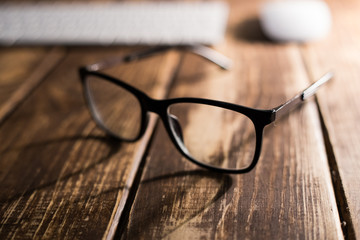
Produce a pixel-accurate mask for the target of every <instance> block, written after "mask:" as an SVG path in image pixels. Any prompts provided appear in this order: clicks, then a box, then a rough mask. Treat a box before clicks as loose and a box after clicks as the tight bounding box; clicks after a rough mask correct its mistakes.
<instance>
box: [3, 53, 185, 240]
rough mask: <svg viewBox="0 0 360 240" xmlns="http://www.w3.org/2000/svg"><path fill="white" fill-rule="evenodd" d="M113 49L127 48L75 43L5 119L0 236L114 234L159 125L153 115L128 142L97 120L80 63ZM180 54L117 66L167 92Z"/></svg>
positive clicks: (153, 91) (154, 91) (151, 89)
mask: <svg viewBox="0 0 360 240" xmlns="http://www.w3.org/2000/svg"><path fill="white" fill-rule="evenodd" d="M127 51H129V49H128V50H127ZM114 54H124V50H123V49H105V48H99V49H96V48H95V49H94V48H92V49H90V48H83V49H82V48H77V49H70V50H69V53H68V54H67V56H66V58H65V60H64V61H63V62H62V63H61V64H59V65H58V66H57V67H56V69H55V70H54V71H52V73H51V74H50V75H49V76H48V77H47V78H46V79H45V80H44V83H43V84H42V85H41V86H40V87H39V88H37V89H36V90H35V91H34V92H33V94H32V95H31V96H30V97H29V98H28V99H27V100H26V101H25V102H24V103H23V104H22V105H21V106H20V107H19V109H18V110H17V111H16V112H15V113H13V114H12V115H11V117H9V118H8V120H7V121H5V122H4V123H3V124H2V126H1V129H0V136H1V137H0V138H1V147H0V156H1V157H0V169H1V175H0V176H1V177H0V181H1V196H0V198H1V205H0V206H1V207H0V209H1V210H0V213H1V226H0V238H2V239H6V238H43V237H44V238H52V239H53V238H59V239H62V238H74V237H76V238H82V239H89V238H93V239H98V238H101V237H103V236H106V235H107V234H109V233H110V234H111V232H114V227H116V224H115V225H113V223H114V222H116V221H117V220H118V219H117V218H118V217H119V214H121V212H122V208H123V206H124V201H125V200H126V196H127V194H128V190H129V187H130V186H131V184H132V180H133V178H134V176H135V173H136V170H137V168H138V165H139V162H140V160H141V159H142V155H143V152H144V150H145V148H146V145H147V142H148V140H149V137H150V134H149V133H151V130H152V128H153V126H154V121H153V120H152V121H151V122H150V131H149V132H148V133H147V134H146V135H145V137H144V138H143V139H142V140H140V141H138V142H137V143H135V144H125V143H120V142H118V141H114V140H113V139H110V138H108V137H106V136H105V134H104V133H103V132H102V131H100V130H99V129H97V128H96V127H95V123H94V122H93V121H92V120H91V119H90V116H89V113H88V110H87V108H86V105H85V103H84V101H83V98H82V91H81V86H80V81H79V79H78V76H77V67H78V66H80V65H84V64H88V63H92V62H94V61H95V60H99V59H102V58H105V57H106V56H109V55H111V56H114ZM177 58H178V54H177V53H171V52H170V53H168V54H165V55H161V56H159V57H156V58H153V59H149V60H145V61H143V62H142V63H139V64H136V66H132V67H131V66H130V69H132V71H130V72H129V71H123V72H122V73H121V69H119V70H117V71H115V72H116V73H117V74H118V76H126V77H128V79H129V81H132V84H135V85H137V86H138V87H140V88H142V89H144V90H146V92H148V93H149V94H150V95H152V96H154V97H163V96H164V94H165V93H166V91H167V88H168V86H167V84H168V82H169V80H170V79H171V78H172V74H173V71H174V70H175V69H176V65H177V63H178V60H177ZM155 66H158V67H155ZM160 67H163V68H160ZM135 68H136V69H142V70H141V71H134V69H135ZM135 76H136V78H135Z"/></svg>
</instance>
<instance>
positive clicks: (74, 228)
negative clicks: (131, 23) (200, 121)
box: [0, 0, 360, 239]
mask: <svg viewBox="0 0 360 240" xmlns="http://www.w3.org/2000/svg"><path fill="white" fill-rule="evenodd" d="M262 2H263V1H245V0H241V1H239V0H236V1H235V0H229V4H230V6H231V8H230V10H231V11H230V19H229V24H228V31H227V34H226V39H225V41H224V42H223V43H222V44H220V45H218V46H216V47H215V48H216V49H217V50H218V51H220V52H221V53H223V54H225V55H227V56H228V57H230V58H231V59H232V60H233V61H234V62H233V67H232V69H231V70H229V71H223V70H221V69H219V68H217V67H216V66H214V65H212V64H209V63H208V62H206V61H204V60H203V59H201V58H199V57H197V56H195V55H193V54H191V53H185V54H182V53H179V52H177V51H169V52H167V53H165V54H161V55H159V56H155V57H151V58H149V59H146V60H142V61H139V62H136V63H132V64H129V65H126V66H123V67H115V68H112V69H109V70H108V71H107V73H109V74H111V75H113V76H115V77H118V78H120V79H122V80H124V81H126V82H128V83H130V84H132V85H134V86H135V87H138V88H140V89H141V90H143V91H145V92H146V93H148V94H149V95H150V96H152V97H154V98H164V97H166V96H169V97H184V96H187V97H203V98H211V99H217V100H223V101H228V102H233V103H237V104H241V105H245V106H249V107H254V108H260V109H268V108H272V107H275V106H278V105H280V104H282V103H283V102H284V101H286V100H288V99H289V98H291V97H293V96H294V95H295V94H297V93H298V92H299V91H300V90H302V89H304V88H305V87H306V86H308V85H309V84H310V82H312V81H315V80H316V79H317V78H318V77H320V76H321V75H322V74H324V73H325V72H326V71H328V70H333V71H334V72H335V78H334V80H333V81H332V82H330V83H329V84H327V85H325V86H324V87H322V88H321V89H319V93H318V95H317V97H316V98H311V99H310V100H309V101H308V102H307V103H306V104H304V106H302V107H301V108H299V109H296V110H295V111H293V112H291V113H290V115H288V116H285V117H283V118H282V119H280V120H279V121H277V122H275V123H274V124H272V125H270V126H268V127H267V128H266V129H265V133H264V142H263V149H262V154H261V157H260V159H259V163H258V164H257V166H256V167H255V169H254V170H252V171H251V172H249V173H246V174H242V175H234V174H233V175H231V174H218V173H214V172H211V171H207V170H205V169H202V168H200V167H197V166H195V165H194V164H192V163H191V162H189V161H188V160H186V159H185V158H184V157H182V156H181V155H180V153H178V151H177V150H176V149H175V147H174V146H173V144H172V142H171V141H170V139H169V137H168V135H167V133H166V131H165V129H164V127H163V125H162V124H161V123H160V122H159V124H157V125H156V123H157V120H156V118H155V117H153V116H152V117H151V120H150V123H149V129H148V131H147V132H146V134H145V136H144V137H143V138H142V139H141V140H139V141H137V142H135V143H125V142H119V141H116V140H114V139H112V138H110V137H108V136H106V134H105V133H104V132H103V131H101V130H100V129H99V128H98V127H96V125H95V123H94V122H93V121H92V119H91V117H90V114H89V112H88V109H87V106H86V104H85V102H84V100H83V96H82V89H81V84H80V81H79V79H78V75H77V68H78V66H80V65H84V64H89V63H93V62H96V61H97V60H101V59H104V58H106V57H109V56H116V55H121V54H125V53H128V52H132V51H134V50H137V49H139V48H140V47H136V48H135V47H55V48H51V47H11V48H5V47H3V48H1V49H0V70H1V74H0V189H1V191H0V239H33V238H35V239H74V238H75V239H100V238H103V239H112V238H114V237H115V238H116V239H161V238H162V239H344V238H345V239H356V237H358V236H359V234H360V232H359V229H360V222H359V221H360V220H359V219H360V215H359V213H360V205H359V197H358V195H359V193H358V189H359V187H360V186H359V183H358V182H359V177H358V175H359V174H357V172H358V171H359V163H358V162H359V161H358V159H359V148H358V147H357V146H358V145H359V138H358V136H359V135H360V134H359V132H358V130H359V128H358V127H357V119H359V117H360V116H358V115H359V110H358V109H359V108H358V107H357V105H358V104H357V92H358V90H359V84H358V80H357V79H358V78H359V76H360V74H359V70H358V69H360V61H359V60H358V58H359V56H358V55H359V54H358V53H359V52H360V51H359V50H360V47H359V46H360V45H359V42H360V41H359V40H360V32H359V29H360V28H358V26H357V25H358V24H357V22H358V21H356V20H357V19H358V18H359V16H360V15H359V14H358V13H359V12H360V4H359V3H358V2H356V1H355V0H347V1H341V2H337V1H335V0H334V1H329V4H330V7H331V9H332V12H333V16H334V24H333V31H332V33H331V34H330V35H329V36H328V37H327V38H326V39H324V40H321V41H319V42H314V43H308V44H294V43H292V44H278V43H274V42H270V41H269V40H267V39H266V38H265V37H264V36H263V34H262V33H261V31H260V27H259V22H258V20H257V11H258V9H259V6H260V4H261V3H262ZM190 113H191V114H190ZM187 114H188V116H187V119H188V121H189V122H190V123H191V121H194V119H195V118H196V117H197V116H199V114H201V113H197V112H196V111H195V110H194V109H193V111H188V112H187ZM154 129H155V132H154V134H153V135H152V133H153V130H154ZM229 129H230V130H231V128H229ZM230 130H229V131H230ZM183 131H186V132H188V133H189V132H190V134H191V131H190V130H189V129H186V128H184V129H183ZM194 134H198V133H196V132H194ZM239 134H240V133H239Z"/></svg>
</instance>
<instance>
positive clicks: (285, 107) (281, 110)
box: [273, 72, 334, 120]
mask: <svg viewBox="0 0 360 240" xmlns="http://www.w3.org/2000/svg"><path fill="white" fill-rule="evenodd" d="M333 76H334V73H332V72H328V73H326V74H325V75H324V76H322V77H321V78H320V79H319V80H317V81H316V82H314V83H313V84H311V85H310V86H309V87H308V88H306V89H305V90H304V91H302V92H301V93H300V94H298V95H296V96H295V97H293V98H292V99H290V100H289V101H287V102H286V103H284V104H282V105H280V106H278V107H276V108H274V109H273V111H274V113H275V118H274V120H276V119H278V118H280V117H282V116H283V115H286V114H288V113H289V112H290V111H291V110H292V109H294V108H295V107H296V106H297V105H298V104H300V103H302V102H303V101H305V100H306V99H308V98H309V97H311V96H312V95H314V94H315V92H316V91H317V89H318V88H319V87H320V86H321V85H323V84H324V83H326V82H327V81H329V80H330V79H331V78H332V77H333Z"/></svg>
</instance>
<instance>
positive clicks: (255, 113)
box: [79, 46, 333, 173]
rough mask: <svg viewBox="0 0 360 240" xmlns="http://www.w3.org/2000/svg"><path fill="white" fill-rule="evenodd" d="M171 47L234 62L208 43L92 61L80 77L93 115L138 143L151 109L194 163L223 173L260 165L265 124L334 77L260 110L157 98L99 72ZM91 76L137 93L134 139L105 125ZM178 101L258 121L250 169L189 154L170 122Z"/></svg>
mask: <svg viewBox="0 0 360 240" xmlns="http://www.w3.org/2000/svg"><path fill="white" fill-rule="evenodd" d="M170 48H178V49H180V50H187V51H190V52H193V53H195V54H197V55H199V56H201V57H203V58H205V59H206V60H209V61H211V62H213V63H215V64H217V65H218V66H220V67H221V68H223V69H228V68H229V66H230V65H231V62H230V61H229V60H228V59H227V58H226V57H224V56H223V55H221V54H219V53H217V52H215V51H214V50H212V49H210V48H207V47H205V46H179V47H170V46H165V47H155V48H151V49H148V50H145V51H141V52H137V53H133V54H130V55H127V56H125V57H120V58H114V59H111V60H108V61H103V62H99V63H95V64H91V65H88V66H85V67H80V68H79V74H80V79H81V82H82V85H83V89H84V95H85V99H86V101H87V103H88V105H89V109H90V112H91V115H92V117H93V119H94V120H95V122H96V123H97V124H98V126H100V127H101V128H102V129H103V130H104V131H106V132H107V134H109V135H111V136H113V137H115V138H117V139H120V140H123V141H128V142H135V141H137V140H139V139H140V138H141V137H142V136H143V135H144V133H145V131H146V128H147V125H148V113H150V112H153V113H156V114H157V115H158V116H159V117H160V119H161V120H162V122H163V124H164V127H165V129H166V131H167V133H168V135H169V137H170V139H171V140H172V142H173V144H174V145H175V147H176V148H177V150H178V151H179V152H180V153H181V154H182V155H183V156H185V157H186V158H187V159H188V160H190V161H191V162H193V163H194V164H197V165H199V166H201V167H204V168H207V169H210V170H213V171H217V172H222V173H246V172H249V171H251V170H252V169H253V168H254V167H255V166H256V164H257V162H258V160H259V157H260V153H261V147H262V140H263V131H264V128H265V126H267V125H268V124H270V123H272V122H274V121H275V120H276V119H278V118H279V117H281V116H283V115H285V114H287V113H288V112H289V111H290V110H292V109H293V108H294V107H296V106H297V105H299V103H301V102H303V101H305V100H306V99H307V98H308V97H310V96H312V95H313V94H314V93H315V92H316V90H317V88H318V87H319V86H321V85H322V84H324V83H325V82H327V81H328V80H330V79H331V78H332V77H333V73H331V72H329V73H327V74H325V75H324V76H323V77H321V78H320V79H319V80H318V81H316V82H315V83H313V84H312V85H310V86H309V87H308V88H306V89H305V90H304V91H302V92H301V93H300V94H298V95H296V96H295V97H293V98H292V99H290V100H289V101H287V102H285V103H284V104H281V105H280V106H278V107H275V108H272V109H269V110H260V109H254V108H249V107H245V106H241V105H237V104H233V103H228V102H223V101H217V100H211V99H203V98H188V97H187V98H172V99H162V100H157V99H153V98H150V97H149V96H147V95H146V94H145V93H144V92H142V91H140V90H138V89H137V88H135V87H133V86H131V85H129V84H127V83H125V82H124V81H122V80H119V79H117V78H114V77H112V76H109V75H107V74H104V73H102V72H99V71H100V70H102V69H104V68H108V67H111V66H113V65H115V64H120V63H127V62H130V61H134V60H136V59H141V58H144V57H148V56H152V55H154V54H157V53H161V52H163V51H166V50H168V49H170ZM88 76H96V77H99V78H101V79H102V80H106V81H109V82H111V83H113V84H115V85H117V86H119V87H122V88H123V89H125V90H127V91H129V92H130V93H132V94H133V96H135V97H136V99H137V100H138V101H139V103H140V106H141V125H140V130H139V133H138V135H137V136H136V137H134V138H133V139H124V138H121V137H119V136H117V135H116V134H115V133H113V132H112V131H111V130H109V129H108V128H107V127H106V126H105V125H104V124H103V122H102V120H101V119H100V117H99V116H98V114H97V113H96V109H95V107H94V104H93V99H92V96H91V93H90V91H89V86H88V84H87V81H86V79H87V77H88ZM176 103H194V104H204V105H209V106H215V107H220V108H224V109H228V110H232V111H235V112H238V113H240V114H243V115H245V116H247V117H248V118H249V119H250V120H251V121H252V123H253V124H254V128H255V134H256V144H255V152H254V156H253V160H252V162H251V164H250V165H249V166H248V167H247V168H243V169H226V168H219V167H215V166H211V165H208V164H206V163H203V162H200V161H198V160H196V159H194V158H193V157H192V156H191V155H189V154H188V153H186V151H185V150H184V148H183V147H182V146H181V144H180V143H179V142H178V140H177V139H176V138H177V137H178V136H177V134H176V132H175V130H174V129H173V127H172V126H171V123H170V121H171V115H170V114H169V113H168V109H169V106H171V105H172V104H176Z"/></svg>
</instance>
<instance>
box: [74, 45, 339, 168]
mask: <svg viewBox="0 0 360 240" xmlns="http://www.w3.org/2000/svg"><path fill="white" fill-rule="evenodd" d="M169 48H174V47H156V48H151V49H148V50H145V51H141V52H137V53H133V54H130V55H127V56H124V57H121V58H115V59H111V60H107V61H103V62H98V63H95V64H91V65H88V66H85V67H81V68H80V69H79V73H80V78H81V81H82V84H83V87H84V90H85V98H86V100H87V103H88V104H89V108H90V111H91V115H92V117H93V118H94V120H95V121H96V123H97V124H98V126H99V127H101V128H102V129H104V130H105V131H106V132H107V133H108V134H110V135H111V136H113V137H116V138H118V139H121V140H123V141H136V140H138V139H140V138H141V137H142V135H143V134H144V133H145V130H146V127H147V120H148V117H149V113H150V112H153V113H156V114H158V115H159V116H160V118H161V120H162V122H163V124H164V126H165V128H166V130H167V132H168V134H169V136H170V139H171V140H172V142H173V143H174V145H175V146H176V148H177V149H178V150H179V152H180V153H181V154H182V155H183V156H185V157H186V158H187V159H189V160H190V161H192V162H193V163H195V164H198V165H200V166H202V167H205V168H208V169H211V170H215V171H221V172H227V173H245V172H248V171H250V170H251V169H253V168H254V167H255V165H256V163H257V162H258V159H259V156H260V152H261V145H262V138H263V130H264V127H265V126H266V125H268V124H270V123H272V122H274V121H275V120H276V119H278V118H279V117H281V116H282V115H284V114H287V113H288V112H289V111H290V110H291V109H293V108H294V107H296V106H297V105H299V103H301V102H303V101H305V100H306V99H308V98H309V97H310V96H312V95H313V94H314V93H315V92H316V90H317V88H318V87H319V86H321V85H322V84H324V83H325V82H327V81H328V80H329V79H331V78H332V77H333V74H332V73H327V74H325V75H324V76H323V77H321V78H320V79H319V80H318V81H316V82H315V83H313V84H312V85H311V86H309V87H308V88H306V89H305V90H304V91H302V92H301V93H300V94H298V95H296V96H295V97H294V98H292V99H290V100H289V101H287V102H285V103H284V104H282V105H280V106H278V107H275V108H273V109H269V110H258V109H253V108H248V107H244V106H240V105H236V104H232V103H227V102H222V101H215V100H210V99H201V98H174V99H165V100H156V99H152V98H150V97H149V96H147V95H146V94H145V93H144V92H142V91H140V90H138V89H136V88H134V87H132V86H130V85H128V84H127V83H125V82H123V81H121V80H119V79H116V78H113V77H111V76H109V75H106V74H104V73H101V72H99V71H100V70H102V69H104V68H107V67H111V66H114V65H115V64H121V63H127V62H130V61H134V60H136V59H141V58H145V57H149V56H152V55H153V54H157V53H161V52H163V51H166V50H168V49H169ZM177 48H178V49H180V50H187V51H190V52H193V53H195V54H197V55H199V56H201V57H203V58H204V59H206V60H208V61H211V62H213V63H215V64H217V65H218V66H220V67H221V68H223V69H227V68H228V67H229V66H230V64H231V62H230V61H229V60H228V59H227V58H226V57H224V56H223V55H221V54H219V53H218V52H216V51H214V50H212V49H210V48H207V47H205V46H183V47H177Z"/></svg>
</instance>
